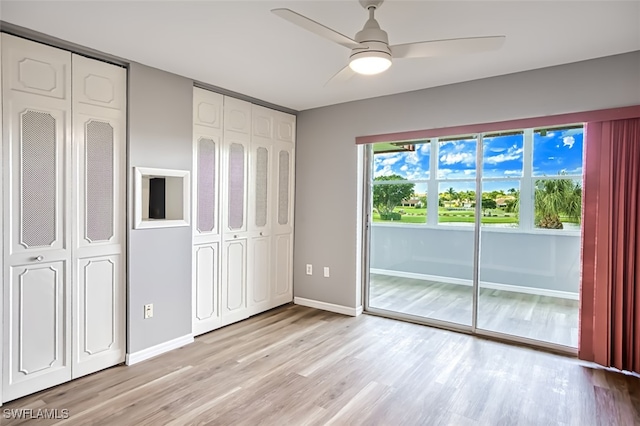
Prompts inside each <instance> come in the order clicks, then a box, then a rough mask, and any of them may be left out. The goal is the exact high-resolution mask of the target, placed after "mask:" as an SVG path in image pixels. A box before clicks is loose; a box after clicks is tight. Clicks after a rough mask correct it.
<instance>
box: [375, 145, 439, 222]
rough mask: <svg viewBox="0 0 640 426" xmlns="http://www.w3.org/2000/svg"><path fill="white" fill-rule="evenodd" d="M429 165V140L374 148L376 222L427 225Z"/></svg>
mask: <svg viewBox="0 0 640 426" xmlns="http://www.w3.org/2000/svg"><path fill="white" fill-rule="evenodd" d="M430 162H431V144H430V143H429V142H428V141H405V142H395V143H382V144H376V145H374V161H373V197H372V205H373V212H372V219H373V221H374V222H383V221H390V222H401V223H425V222H426V218H427V182H428V181H429V177H430V169H431V166H430Z"/></svg>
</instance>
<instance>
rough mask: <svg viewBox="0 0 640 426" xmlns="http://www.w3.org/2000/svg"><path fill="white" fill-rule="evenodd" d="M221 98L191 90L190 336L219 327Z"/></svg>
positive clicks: (197, 89)
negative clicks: (191, 283) (191, 311)
mask: <svg viewBox="0 0 640 426" xmlns="http://www.w3.org/2000/svg"><path fill="white" fill-rule="evenodd" d="M223 104H224V97H223V96H222V95H219V94H217V93H213V92H209V91H207V90H203V89H199V88H194V90H193V119H194V126H193V134H194V140H193V143H194V145H193V152H194V164H193V170H194V192H193V200H194V206H193V210H194V217H193V223H194V227H193V232H194V234H193V243H194V247H193V321H192V324H193V327H192V328H193V334H194V335H198V334H202V333H206V332H208V331H211V330H213V329H215V328H217V327H219V326H220V278H219V277H220V245H221V241H222V240H221V234H220V223H221V220H220V211H221V210H220V204H221V203H220V200H221V198H222V195H221V190H222V186H221V184H220V178H221V173H220V167H221V164H222V161H221V160H220V157H221V153H222V149H221V145H222V130H223V123H222V118H223Z"/></svg>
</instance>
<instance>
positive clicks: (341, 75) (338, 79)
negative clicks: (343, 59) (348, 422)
mask: <svg viewBox="0 0 640 426" xmlns="http://www.w3.org/2000/svg"><path fill="white" fill-rule="evenodd" d="M355 74H356V73H355V71H353V70H352V69H351V67H349V65H347V66H346V67H344V68H342V69H341V70H340V71H338V72H337V73H335V74H334V75H333V77H331V78H330V79H329V80H328V81H327V82H326V83H325V84H324V87H327V86H328V85H330V84H336V83H343V82H345V81H347V80H349V79H350V78H351V77H353V76H354V75H355Z"/></svg>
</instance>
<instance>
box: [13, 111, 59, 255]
mask: <svg viewBox="0 0 640 426" xmlns="http://www.w3.org/2000/svg"><path fill="white" fill-rule="evenodd" d="M21 119H22V120H21V121H22V122H21V124H22V140H21V142H22V147H21V148H22V152H21V169H22V209H21V210H22V227H21V228H22V233H21V236H20V237H21V241H20V242H21V243H22V244H24V245H25V247H43V246H49V245H51V244H53V243H54V241H55V240H56V217H55V213H56V181H57V179H56V120H55V119H54V118H53V117H52V116H51V115H50V114H47V113H44V112H38V111H27V112H25V113H24V114H22V117H21Z"/></svg>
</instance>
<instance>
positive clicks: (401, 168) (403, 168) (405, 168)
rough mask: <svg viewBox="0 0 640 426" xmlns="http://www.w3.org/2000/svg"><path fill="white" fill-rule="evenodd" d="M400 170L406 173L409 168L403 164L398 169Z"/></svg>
mask: <svg viewBox="0 0 640 426" xmlns="http://www.w3.org/2000/svg"><path fill="white" fill-rule="evenodd" d="M400 170H402V171H403V172H406V171H407V170H409V166H407V165H406V164H405V165H404V166H402V167H400Z"/></svg>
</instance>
